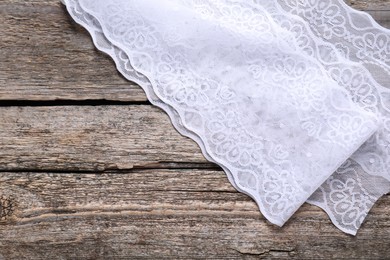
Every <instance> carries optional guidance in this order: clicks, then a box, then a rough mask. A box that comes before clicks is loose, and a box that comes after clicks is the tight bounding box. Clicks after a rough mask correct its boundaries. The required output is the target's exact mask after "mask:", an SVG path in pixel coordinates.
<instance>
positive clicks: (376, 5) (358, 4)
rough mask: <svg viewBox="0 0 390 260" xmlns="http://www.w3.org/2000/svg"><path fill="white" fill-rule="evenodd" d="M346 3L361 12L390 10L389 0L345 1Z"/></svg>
mask: <svg viewBox="0 0 390 260" xmlns="http://www.w3.org/2000/svg"><path fill="white" fill-rule="evenodd" d="M345 2H347V3H348V4H349V5H351V6H352V7H353V8H356V9H359V10H365V11H372V10H390V6H389V4H390V2H389V0H345Z"/></svg>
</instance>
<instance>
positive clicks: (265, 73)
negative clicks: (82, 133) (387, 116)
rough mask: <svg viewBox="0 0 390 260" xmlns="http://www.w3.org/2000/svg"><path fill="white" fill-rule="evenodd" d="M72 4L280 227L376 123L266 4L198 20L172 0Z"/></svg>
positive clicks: (121, 64)
mask: <svg viewBox="0 0 390 260" xmlns="http://www.w3.org/2000/svg"><path fill="white" fill-rule="evenodd" d="M65 2H66V4H67V7H68V11H69V12H70V14H71V15H72V17H74V18H75V20H76V21H78V22H79V23H81V24H82V25H83V26H85V27H86V28H87V29H89V31H90V32H95V33H96V35H95V36H94V35H93V37H94V39H95V44H96V45H97V46H98V45H100V46H98V48H100V49H102V50H103V51H105V52H107V53H108V54H110V56H112V57H113V58H114V60H115V61H116V63H117V66H118V69H119V71H121V72H122V74H124V75H125V76H126V75H127V78H128V79H129V80H133V81H136V82H137V83H138V84H140V85H141V86H142V87H143V88H144V89H145V92H146V93H147V95H148V98H149V99H150V100H151V101H152V103H154V104H156V105H158V106H160V107H161V108H163V109H164V110H165V111H167V113H168V114H169V115H170V117H171V119H172V122H173V123H174V125H175V127H176V128H177V129H178V130H179V131H180V132H181V133H183V134H184V135H187V136H189V137H191V138H193V139H194V140H196V141H197V143H198V144H199V145H200V146H201V148H202V150H203V152H204V154H205V156H206V157H207V158H208V159H209V160H211V161H213V162H216V163H218V164H219V165H221V166H222V167H223V168H224V169H225V171H226V172H227V174H228V176H229V179H230V181H231V182H232V184H233V185H234V186H235V187H236V188H237V189H238V190H240V191H242V192H244V193H246V194H248V195H250V196H251V197H252V198H253V199H254V200H255V201H256V202H257V203H258V205H259V207H260V210H261V211H262V212H263V214H264V216H265V217H266V218H267V219H268V220H269V221H271V222H272V223H275V224H277V225H283V224H284V223H285V222H286V221H287V220H288V219H289V217H290V216H291V215H292V214H293V213H294V212H295V211H296V210H297V209H298V208H299V206H300V205H301V204H302V203H304V202H305V201H306V200H307V199H308V198H309V197H310V196H311V195H312V194H313V193H314V192H315V190H316V189H317V188H318V187H320V185H321V184H323V183H324V182H325V181H326V180H327V179H328V177H329V176H330V175H331V174H332V173H333V172H335V171H336V170H337V169H338V168H339V167H340V166H341V165H342V164H344V166H345V161H346V160H347V159H348V158H349V157H350V156H351V155H352V154H353V153H354V152H355V151H356V150H357V149H358V148H359V147H360V146H361V144H363V143H364V142H366V141H367V140H368V139H369V138H370V136H371V135H372V134H373V133H374V132H375V131H376V130H377V129H378V126H379V123H378V122H379V120H378V118H376V117H375V116H374V114H372V113H371V112H370V111H366V110H364V109H362V108H361V107H359V106H358V105H356V104H355V103H354V102H353V100H352V97H351V96H350V93H348V92H347V91H346V90H345V89H344V88H343V87H341V86H340V85H339V84H338V83H337V82H336V81H335V80H334V79H333V78H332V77H330V75H329V74H328V73H327V71H326V70H325V69H324V67H323V66H322V65H321V63H320V62H318V61H317V60H316V59H313V58H312V57H310V56H309V55H306V54H305V53H304V52H303V51H300V50H297V49H296V48H294V47H293V46H297V43H296V42H295V41H296V39H295V38H294V37H293V36H294V35H292V34H288V33H287V34H286V30H284V29H283V28H282V27H280V26H279V25H278V24H277V23H276V22H275V21H274V20H273V19H272V18H271V16H270V15H269V14H268V13H266V12H265V11H264V10H263V11H262V12H261V10H260V11H259V12H255V13H254V12H252V13H239V12H237V10H236V9H235V8H234V6H229V5H226V6H224V8H227V9H225V10H227V13H226V14H224V13H223V12H219V13H218V12H217V13H216V14H215V15H210V14H207V15H202V13H199V12H197V11H194V9H193V8H191V7H194V6H191V4H190V3H189V2H186V3H183V2H182V1H176V0H170V1H168V0H165V1H159V2H158V3H157V2H156V1H150V0H146V1H142V2H141V1H114V0H113V1H89V0H80V1H76V0H69V1H65ZM229 7H230V8H231V9H230V10H229ZM221 10H223V9H221ZM232 15H237V17H238V20H239V21H240V23H239V24H237V22H236V21H237V17H232V20H229V19H228V18H229V17H231V16H232ZM81 17H83V18H81ZM83 19H84V20H83ZM97 37H100V41H99V43H96V39H98V38H97ZM104 41H106V45H104ZM126 64H127V65H126ZM341 169H342V168H341ZM337 171H340V170H337Z"/></svg>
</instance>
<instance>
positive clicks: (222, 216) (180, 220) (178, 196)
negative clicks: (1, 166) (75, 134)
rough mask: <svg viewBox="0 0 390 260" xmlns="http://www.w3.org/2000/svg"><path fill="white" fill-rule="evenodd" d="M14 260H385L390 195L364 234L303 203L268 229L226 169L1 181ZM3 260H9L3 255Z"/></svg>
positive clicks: (0, 226) (1, 239) (2, 229)
mask: <svg viewBox="0 0 390 260" xmlns="http://www.w3.org/2000/svg"><path fill="white" fill-rule="evenodd" d="M0 183H1V184H0V196H1V197H2V199H0V203H2V204H1V205H9V204H10V203H13V205H14V206H13V208H12V210H11V211H10V212H9V213H8V215H6V216H3V217H2V219H1V220H0V254H1V255H3V257H4V258H5V259H133V258H150V259H156V258H163V257H170V258H175V259H177V258H192V259H193V258H196V257H198V258H214V259H215V258H218V259H221V258H245V259H246V258H248V259H251V258H259V257H261V258H271V257H273V258H277V259H286V258H296V259H329V258H331V257H334V258H337V259H343V258H344V259H384V258H387V257H388V256H389V255H390V240H389V239H388V238H389V235H390V233H389V232H390V231H389V228H390V226H389V223H390V216H389V214H388V212H389V210H390V196H386V197H384V198H383V199H382V200H381V202H380V203H378V204H377V205H376V206H375V207H374V209H373V210H372V214H370V216H369V217H368V219H367V221H366V222H365V224H364V225H363V228H362V229H361V231H360V232H359V235H358V236H357V237H352V236H349V235H346V234H344V233H342V232H341V231H338V230H336V229H335V228H334V226H333V225H332V224H331V223H330V221H329V220H328V218H327V217H326V215H325V214H324V213H323V212H322V211H321V210H319V209H318V208H316V207H314V206H309V205H304V206H303V208H302V209H301V210H300V211H299V212H298V213H297V214H295V215H294V217H293V220H292V221H290V222H288V223H287V224H286V226H285V227H283V228H282V229H281V228H278V227H275V226H273V225H271V224H267V223H266V222H265V220H264V218H263V217H262V216H261V214H260V213H259V211H258V209H257V206H256V205H255V203H254V202H253V201H252V200H251V199H249V198H248V197H247V196H245V195H243V194H240V193H238V192H235V191H234V190H233V188H232V187H231V186H230V185H229V184H228V182H227V180H226V177H225V175H224V174H223V172H221V171H210V170H180V171H175V170H141V171H139V170H133V171H131V172H127V173H124V174H79V173H77V174H50V173H42V174H36V173H35V174H29V173H1V174H0ZM0 258H1V257H0Z"/></svg>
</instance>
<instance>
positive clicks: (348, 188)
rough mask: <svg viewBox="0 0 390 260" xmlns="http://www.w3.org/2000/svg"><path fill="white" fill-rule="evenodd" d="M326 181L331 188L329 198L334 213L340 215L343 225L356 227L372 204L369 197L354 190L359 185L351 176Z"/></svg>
mask: <svg viewBox="0 0 390 260" xmlns="http://www.w3.org/2000/svg"><path fill="white" fill-rule="evenodd" d="M328 183H329V186H330V188H331V192H330V194H329V198H330V201H331V202H332V203H334V205H333V209H334V211H335V213H337V214H338V215H340V216H341V218H340V219H341V221H342V223H343V224H344V225H352V226H354V228H355V229H358V228H359V227H360V225H361V223H362V220H363V218H364V216H365V214H367V212H368V210H369V208H370V207H371V205H372V201H371V200H370V197H369V196H368V195H366V194H364V193H363V192H362V191H361V190H359V189H358V191H355V189H356V188H357V187H358V186H359V185H358V184H357V183H356V181H355V180H354V179H352V178H349V179H347V180H345V181H341V180H340V179H333V178H331V179H330V180H328Z"/></svg>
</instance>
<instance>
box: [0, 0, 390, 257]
mask: <svg viewBox="0 0 390 260" xmlns="http://www.w3.org/2000/svg"><path fill="white" fill-rule="evenodd" d="M59 2H60V1H59V0H1V1H0V25H1V26H0V171H1V173H0V259H3V258H4V259H110V258H115V259H118V258H121V259H128V258H152V259H155V258H162V257H167V258H169V257H170V258H197V257H198V258H205V257H208V258H245V259H251V258H298V259H304V258H305V259H312V258H313V259H329V258H331V257H334V258H347V259H357V258H362V259H363V258H364V259H384V258H390V196H385V197H383V198H382V199H380V201H379V202H378V203H377V204H376V205H375V206H374V208H373V210H372V212H371V214H370V215H369V216H368V218H367V220H366V222H365V223H364V224H363V227H362V229H361V230H360V231H359V233H358V235H357V236H356V237H352V236H350V235H346V234H344V233H342V232H341V231H339V230H337V229H336V228H335V227H334V226H333V225H332V223H331V222H330V220H329V219H328V217H327V215H326V214H325V213H324V212H323V211H322V210H320V209H319V208H317V207H314V206H311V205H304V206H303V207H302V208H301V209H300V210H299V211H298V212H297V213H296V214H295V215H294V216H293V217H292V219H291V221H289V222H288V223H287V224H286V225H285V227H283V228H278V227H275V226H273V225H271V224H269V223H267V222H266V220H265V219H264V217H263V216H262V215H261V214H260V212H259V210H258V209H257V206H256V204H255V203H254V202H253V201H252V200H251V199H250V198H248V197H247V196H246V195H244V194H241V193H238V192H236V191H235V190H234V189H233V188H232V186H231V185H230V184H229V182H228V180H227V178H226V176H225V174H224V172H223V171H222V170H221V169H220V168H219V167H217V166H215V165H214V164H211V163H208V162H207V161H206V160H205V159H204V157H203V156H202V154H201V151H200V149H199V148H198V147H197V145H196V144H195V143H194V142H193V141H191V140H189V139H187V138H185V137H182V136H180V135H179V134H178V133H177V132H176V131H175V130H174V128H173V127H172V126H171V124H170V122H169V119H168V117H167V116H166V115H165V114H164V113H163V112H161V111H160V110H159V109H157V108H154V107H152V106H151V105H150V103H149V102H148V101H147V99H146V97H145V95H144V93H143V92H142V90H141V89H140V88H139V87H138V86H136V85H134V84H131V83H129V82H127V81H126V80H124V79H123V78H122V77H121V76H120V75H119V74H118V72H117V71H116V69H115V66H114V64H113V62H112V61H111V60H110V58H108V57H107V56H105V55H103V54H102V53H100V52H99V51H97V50H96V49H95V48H94V46H93V44H92V42H91V40H90V37H89V35H88V34H87V33H86V31H85V30H84V29H82V28H81V27H80V26H78V25H76V24H75V23H74V22H73V21H72V20H71V18H70V17H69V16H68V15H67V13H66V11H65V9H64V7H63V6H62V5H61V4H60V3H59ZM351 4H353V5H354V6H355V7H356V8H358V9H363V10H366V11H369V12H370V13H372V14H373V15H374V17H375V18H376V19H377V20H378V21H379V22H380V23H382V24H383V25H385V26H387V27H389V28H390V0H375V1H362V0H354V1H351Z"/></svg>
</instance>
